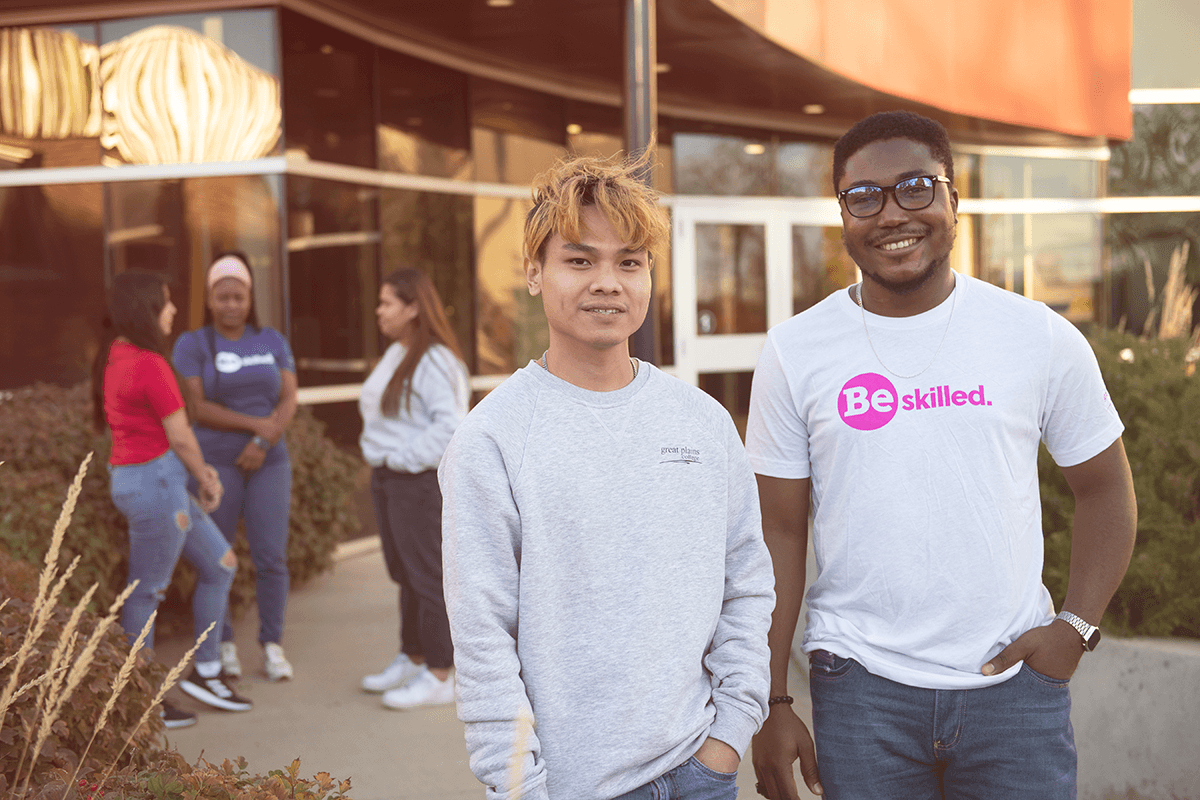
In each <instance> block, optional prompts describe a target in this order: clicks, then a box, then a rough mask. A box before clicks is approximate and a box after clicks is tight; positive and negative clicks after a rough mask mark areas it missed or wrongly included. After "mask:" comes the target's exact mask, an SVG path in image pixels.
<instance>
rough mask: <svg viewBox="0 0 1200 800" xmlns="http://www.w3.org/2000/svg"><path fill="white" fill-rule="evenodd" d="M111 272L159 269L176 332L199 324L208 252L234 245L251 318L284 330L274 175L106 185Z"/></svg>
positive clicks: (277, 192)
mask: <svg viewBox="0 0 1200 800" xmlns="http://www.w3.org/2000/svg"><path fill="white" fill-rule="evenodd" d="M105 192H106V193H107V196H108V213H109V231H108V248H109V257H110V259H111V265H112V270H113V273H114V274H116V273H121V272H124V271H125V270H128V269H147V270H152V271H156V272H165V273H166V274H167V276H168V277H169V278H170V281H171V298H172V300H173V301H174V302H175V305H176V306H177V307H178V308H179V311H180V313H179V315H178V316H177V317H176V318H175V327H176V330H177V331H182V330H189V329H192V328H197V327H199V326H201V325H202V324H204V300H205V285H204V278H205V275H206V274H207V272H208V267H209V265H210V264H212V261H213V259H214V258H215V257H216V256H217V255H218V254H220V253H222V252H226V251H229V250H240V251H242V252H243V253H245V254H246V256H247V258H248V259H249V261H250V263H249V267H250V271H251V273H252V274H253V275H254V305H255V311H256V312H257V315H258V321H259V322H260V323H261V324H263V325H270V326H271V327H273V328H278V329H279V330H285V325H284V318H283V313H284V309H283V296H282V291H283V281H282V270H281V268H280V266H281V265H280V246H279V200H280V197H279V195H280V178H279V177H278V176H258V175H249V176H241V175H239V176H228V177H219V178H189V179H187V180H170V181H130V182H121V183H111V184H106V185H105Z"/></svg>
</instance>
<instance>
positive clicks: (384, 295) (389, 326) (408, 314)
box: [375, 283, 419, 344]
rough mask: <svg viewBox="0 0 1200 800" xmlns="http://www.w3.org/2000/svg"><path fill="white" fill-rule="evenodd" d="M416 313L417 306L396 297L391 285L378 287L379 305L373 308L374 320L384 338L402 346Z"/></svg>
mask: <svg viewBox="0 0 1200 800" xmlns="http://www.w3.org/2000/svg"><path fill="white" fill-rule="evenodd" d="M418 313H419V309H418V308H417V304H416V303H406V302H404V301H403V300H401V299H400V298H399V297H398V296H396V291H395V290H394V289H393V288H392V287H391V284H387V283H385V284H383V285H382V286H380V287H379V305H377V306H375V320H376V321H377V322H378V323H379V332H380V333H382V334H383V335H384V336H386V337H388V338H389V339H394V340H395V341H398V342H400V343H401V344H403V343H404V342H405V341H406V340H407V338H408V334H409V332H410V331H411V330H412V326H413V320H415V319H416V318H417V314H418Z"/></svg>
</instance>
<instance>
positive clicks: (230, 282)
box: [208, 278, 250, 331]
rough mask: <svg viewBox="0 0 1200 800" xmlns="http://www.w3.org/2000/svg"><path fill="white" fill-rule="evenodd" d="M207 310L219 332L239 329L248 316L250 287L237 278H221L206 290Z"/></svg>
mask: <svg viewBox="0 0 1200 800" xmlns="http://www.w3.org/2000/svg"><path fill="white" fill-rule="evenodd" d="M208 309H209V311H211V312H212V315H213V322H214V324H216V326H217V328H218V329H219V330H222V331H232V330H236V329H239V328H241V327H242V326H243V325H245V324H246V318H247V317H249V316H250V287H249V286H247V285H246V284H245V283H244V282H243V281H240V280H238V279H237V278H222V279H221V280H219V281H217V282H216V283H215V284H213V287H212V288H211V289H209V290H208Z"/></svg>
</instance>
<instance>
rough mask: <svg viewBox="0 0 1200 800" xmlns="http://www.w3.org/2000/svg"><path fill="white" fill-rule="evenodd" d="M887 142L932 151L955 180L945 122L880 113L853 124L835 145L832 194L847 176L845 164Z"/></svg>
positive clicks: (907, 113)
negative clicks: (909, 142) (897, 141)
mask: <svg viewBox="0 0 1200 800" xmlns="http://www.w3.org/2000/svg"><path fill="white" fill-rule="evenodd" d="M888 139H911V140H912V141H914V142H920V143H921V144H923V145H925V146H926V147H928V148H929V152H930V153H931V154H932V155H933V158H934V160H935V161H938V162H940V163H941V164H942V166H943V167H945V168H946V177H947V178H949V179H950V180H951V181H953V180H954V156H953V155H952V154H951V152H950V135H949V134H947V133H946V129H945V128H944V127H943V126H942V123H940V122H938V121H937V120H935V119H930V118H929V117H923V116H921V115H920V114H914V113H913V112H911V111H880V112H879V113H878V114H872V115H871V116H869V117H866V118H865V119H861V120H859V121H858V122H856V123H854V126H853V127H852V128H850V130H848V131H846V132H845V133H844V134H843V135H842V138H840V139H838V140H837V143H836V144H834V146H833V191H834V193H835V194H836V193H837V191H838V184H840V183H841V182H842V178H844V177H845V176H846V162H847V161H848V160H849V159H850V157H851V156H852V155H854V154H855V153H857V152H858V151H859V150H862V149H863V148H864V147H866V146H867V145H869V144H873V143H875V142H882V141H886V140H888Z"/></svg>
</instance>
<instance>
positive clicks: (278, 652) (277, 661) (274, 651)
mask: <svg viewBox="0 0 1200 800" xmlns="http://www.w3.org/2000/svg"><path fill="white" fill-rule="evenodd" d="M263 658H264V661H263V669H264V670H265V671H266V673H267V680H269V681H271V682H272V683H274V682H275V681H290V680H291V679H292V663H291V662H290V661H288V660H287V656H285V655H284V654H283V648H282V647H280V646H279V645H277V644H275V642H267V643H266V644H264V645H263Z"/></svg>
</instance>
